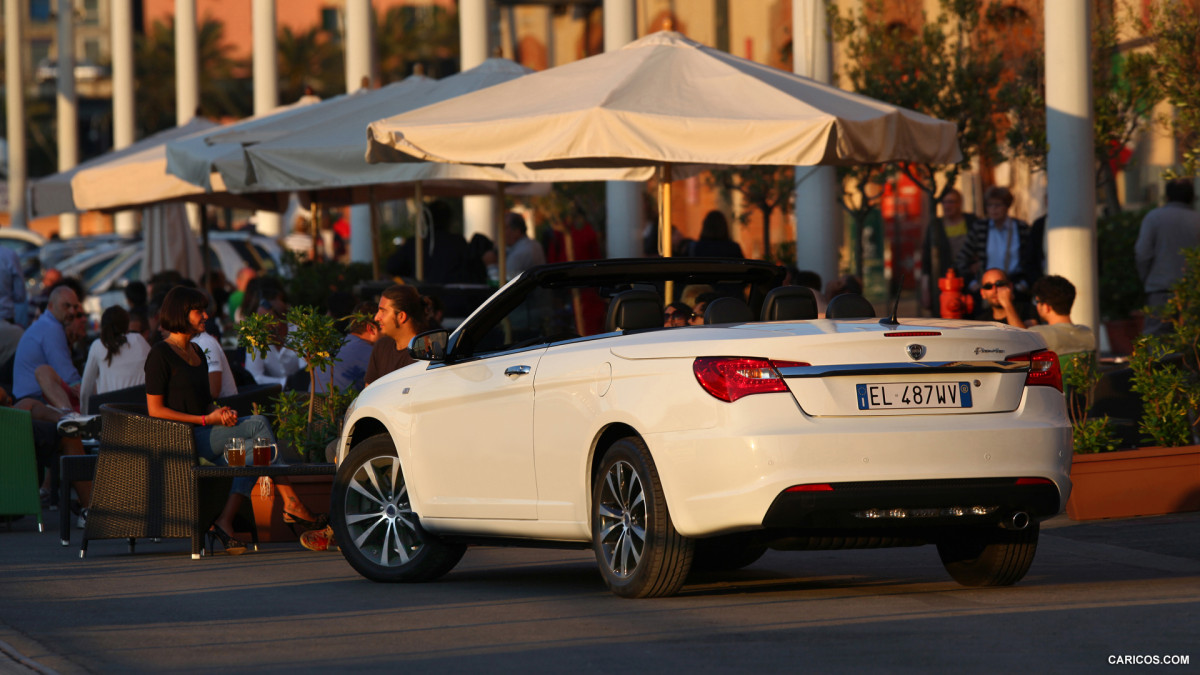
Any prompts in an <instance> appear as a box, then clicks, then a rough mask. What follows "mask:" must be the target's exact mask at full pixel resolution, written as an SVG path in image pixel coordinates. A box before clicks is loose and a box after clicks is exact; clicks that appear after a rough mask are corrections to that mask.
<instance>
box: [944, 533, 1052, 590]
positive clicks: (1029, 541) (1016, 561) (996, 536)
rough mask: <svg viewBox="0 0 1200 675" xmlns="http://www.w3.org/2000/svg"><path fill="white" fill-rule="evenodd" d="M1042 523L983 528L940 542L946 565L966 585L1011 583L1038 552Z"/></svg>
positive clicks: (1008, 584) (1020, 575) (1004, 584)
mask: <svg viewBox="0 0 1200 675" xmlns="http://www.w3.org/2000/svg"><path fill="white" fill-rule="evenodd" d="M1037 542H1038V524H1037V523H1036V522H1033V523H1030V524H1029V527H1027V528H1025V529H1023V530H1001V529H999V528H997V529H994V530H980V531H974V532H967V533H963V534H962V535H961V536H959V537H955V538H954V539H948V540H945V541H942V542H939V543H938V545H937V550H938V555H939V556H941V558H942V565H943V566H944V567H945V568H946V571H947V572H949V573H950V576H951V577H953V578H954V580H955V581H957V582H958V583H960V584H962V585H963V586H1011V585H1013V584H1015V583H1017V582H1018V581H1020V580H1021V579H1022V578H1024V577H1025V573H1026V572H1028V571H1029V566H1030V565H1032V564H1033V556H1034V554H1035V553H1037Z"/></svg>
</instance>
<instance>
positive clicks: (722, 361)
mask: <svg viewBox="0 0 1200 675" xmlns="http://www.w3.org/2000/svg"><path fill="white" fill-rule="evenodd" d="M779 365H781V366H784V365H786V366H797V365H806V364H800V363H791V362H788V363H786V364H785V363H784V362H780V363H779ZM692 372H693V373H695V374H696V381H697V382H699V383H700V386H701V387H704V391H707V392H708V393H709V394H712V395H713V396H714V397H716V398H719V399H721V400H722V401H729V402H730V403H732V402H733V401H736V400H738V399H739V398H741V397H743V396H750V395H751V394H767V393H771V392H778V391H787V390H788V388H787V384H786V383H784V381H783V378H782V377H781V376H780V375H779V371H778V370H776V367H775V364H774V363H772V362H771V361H770V360H769V359H752V358H746V357H741V356H711V357H705V356H702V357H700V358H697V359H696V361H695V362H694V363H693V364H692Z"/></svg>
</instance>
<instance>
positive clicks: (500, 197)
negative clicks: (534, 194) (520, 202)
mask: <svg viewBox="0 0 1200 675" xmlns="http://www.w3.org/2000/svg"><path fill="white" fill-rule="evenodd" d="M504 216H505V211H504V183H497V184H496V231H495V232H493V233H492V236H493V237H495V239H494V240H493V241H495V242H496V268H497V271H498V272H499V273H500V276H499V279H500V285H501V286H503V285H504V284H506V283H508V246H506V245H505V243H504V240H505V238H506V237H507V236H508V225H507V224H506V223H505V222H504Z"/></svg>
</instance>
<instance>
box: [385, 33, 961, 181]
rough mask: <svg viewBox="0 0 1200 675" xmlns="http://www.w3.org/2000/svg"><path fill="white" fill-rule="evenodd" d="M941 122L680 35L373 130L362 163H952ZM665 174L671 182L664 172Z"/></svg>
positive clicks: (950, 142)
mask: <svg viewBox="0 0 1200 675" xmlns="http://www.w3.org/2000/svg"><path fill="white" fill-rule="evenodd" d="M956 132H957V130H956V128H955V125H954V124H953V123H951V122H945V121H942V120H938V119H935V118H932V117H929V116H927V115H923V114H920V113H917V112H913V111H911V110H907V109H904V108H899V107H896V106H892V105H889V104H886V103H882V102H880V101H876V100H873V99H870V98H867V97H865V96H860V95H857V94H853V93H850V92H846V91H843V90H840V89H837V88H836V87H832V86H829V85H825V84H822V83H820V82H816V81H814V80H811V79H809V78H806V77H802V76H799V75H795V74H792V73H788V72H784V71H781V70H778V69H776V68H772V67H770V66H766V65H763V64H759V63H755V62H753V61H748V60H746V59H742V58H739V57H736V56H732V55H730V54H727V53H725V52H722V51H720V50H717V49H713V48H711V47H707V46H705V45H701V44H699V43H697V42H694V41H692V40H689V39H687V38H685V37H683V36H682V35H680V34H679V33H675V32H670V31H664V32H660V33H654V34H652V35H648V36H646V37H644V38H642V39H640V40H637V41H635V42H632V43H630V44H628V45H626V46H625V47H623V48H622V49H619V50H616V51H612V52H606V53H604V54H601V55H598V56H593V57H590V58H587V59H583V60H581V61H576V62H574V63H571V64H567V65H564V66H559V67H556V68H551V69H549V70H544V71H541V72H538V73H534V74H532V75H529V76H527V77H523V78H520V79H517V80H513V81H511V82H507V83H504V84H499V85H496V86H495V87H490V88H488V89H484V90H482V91H478V92H475V93H472V94H467V95H464V96H461V97H459V98H456V99H452V100H449V101H445V102H443V103H438V104H434V105H430V106H427V107H425V108H421V109H418V110H414V111H411V112H408V113H404V114H401V115H398V116H395V117H390V118H387V119H382V120H379V121H376V122H373V123H372V124H371V125H370V126H369V127H368V128H367V160H368V161H370V162H388V161H405V157H403V156H402V155H401V153H403V154H407V155H411V156H413V157H416V158H418V159H425V160H433V161H442V162H457V163H469V164H491V165H507V164H512V163H524V164H527V165H529V166H531V167H535V168H543V167H556V168H562V167H606V166H647V165H659V166H661V165H663V164H670V165H673V166H678V167H679V168H680V169H682V170H683V171H684V172H689V170H694V169H697V168H699V167H706V166H716V165H754V164H761V165H802V166H807V165H820V164H872V163H880V162H891V161H905V162H926V163H937V164H943V163H952V162H957V161H960V160H961V158H962V154H961V152H960V151H959V148H958V141H957V133H956ZM677 175H678V173H677Z"/></svg>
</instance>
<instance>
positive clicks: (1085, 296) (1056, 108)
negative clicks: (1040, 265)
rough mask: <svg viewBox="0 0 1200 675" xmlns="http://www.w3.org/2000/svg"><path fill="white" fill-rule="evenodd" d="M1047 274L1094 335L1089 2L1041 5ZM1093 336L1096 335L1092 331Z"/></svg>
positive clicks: (1062, 1) (1078, 0) (1096, 311)
mask: <svg viewBox="0 0 1200 675" xmlns="http://www.w3.org/2000/svg"><path fill="white" fill-rule="evenodd" d="M1044 12H1045V16H1046V141H1047V142H1048V143H1049V144H1050V152H1049V154H1048V155H1047V157H1046V180H1047V187H1046V192H1047V194H1051V195H1053V197H1051V198H1050V203H1049V208H1048V210H1047V214H1046V262H1047V273H1049V274H1057V275H1060V276H1063V277H1066V278H1067V280H1069V281H1070V282H1071V283H1072V284H1074V285H1075V305H1074V307H1073V309H1072V310H1071V320H1072V321H1073V322H1074V323H1077V324H1082V325H1085V326H1089V327H1091V329H1092V330H1093V331H1098V330H1099V318H1100V301H1099V294H1098V292H1097V290H1098V285H1099V282H1098V280H1097V274H1096V184H1095V178H1094V177H1095V170H1094V167H1095V164H1096V159H1095V154H1094V151H1093V147H1092V124H1093V122H1092V78H1091V65H1090V64H1091V58H1090V55H1091V33H1092V31H1091V26H1092V15H1091V3H1090V2H1088V0H1056V1H1055V2H1047V3H1045V8H1044ZM1097 335H1099V333H1097Z"/></svg>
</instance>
